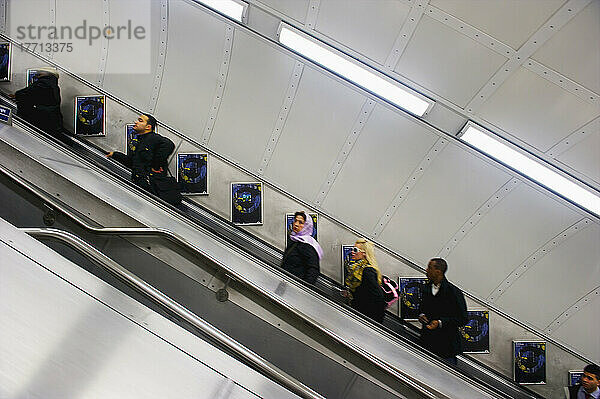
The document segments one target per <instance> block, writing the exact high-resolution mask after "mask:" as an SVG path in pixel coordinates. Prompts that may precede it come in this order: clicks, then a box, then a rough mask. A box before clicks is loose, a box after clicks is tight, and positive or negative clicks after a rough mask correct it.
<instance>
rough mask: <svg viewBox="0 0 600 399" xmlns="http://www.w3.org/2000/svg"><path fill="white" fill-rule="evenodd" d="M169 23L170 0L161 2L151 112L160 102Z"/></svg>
mask: <svg viewBox="0 0 600 399" xmlns="http://www.w3.org/2000/svg"><path fill="white" fill-rule="evenodd" d="M168 24H169V7H168V0H161V2H160V32H159V35H158V40H159V44H158V60H157V62H156V70H155V71H154V82H153V84H152V94H151V95H150V100H149V101H148V107H147V108H148V110H149V112H150V113H154V112H155V111H156V105H157V104H158V95H159V93H160V86H161V83H162V78H163V72H164V70H165V61H166V59H167V39H168V35H167V32H168Z"/></svg>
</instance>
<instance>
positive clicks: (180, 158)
mask: <svg viewBox="0 0 600 399" xmlns="http://www.w3.org/2000/svg"><path fill="white" fill-rule="evenodd" d="M177 181H178V182H180V183H182V191H181V193H182V194H208V154H206V153H199V154H177Z"/></svg>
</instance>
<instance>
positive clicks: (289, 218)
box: [285, 213, 319, 248]
mask: <svg viewBox="0 0 600 399" xmlns="http://www.w3.org/2000/svg"><path fill="white" fill-rule="evenodd" d="M308 216H310V217H311V218H312V220H313V233H312V236H313V238H314V239H315V240H317V241H319V239H318V238H317V226H318V221H319V217H318V216H317V214H316V213H309V214H308ZM293 223H294V214H293V213H286V214H285V246H286V248H287V247H289V246H290V244H291V243H292V240H291V239H290V234H292V224H293Z"/></svg>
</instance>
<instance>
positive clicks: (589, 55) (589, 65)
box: [532, 1, 600, 94]
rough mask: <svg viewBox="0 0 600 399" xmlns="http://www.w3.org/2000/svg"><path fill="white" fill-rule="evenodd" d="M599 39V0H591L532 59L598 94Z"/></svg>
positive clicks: (599, 68) (599, 81) (599, 83)
mask: <svg viewBox="0 0 600 399" xmlns="http://www.w3.org/2000/svg"><path fill="white" fill-rule="evenodd" d="M599 38H600V1H592V2H591V3H590V5H588V6H587V7H586V8H585V9H584V10H583V11H581V12H580V13H579V14H578V15H577V16H575V18H573V19H572V20H571V21H570V22H569V23H568V24H567V25H566V26H565V27H564V28H563V29H561V30H560V31H559V32H557V33H556V34H555V35H554V36H553V37H552V38H551V39H550V40H548V41H547V42H546V43H545V44H544V45H543V46H542V47H541V48H540V49H539V50H538V51H537V52H536V53H535V54H534V55H533V56H532V58H533V59H535V60H537V61H540V62H541V63H542V64H544V65H546V66H548V67H550V68H552V69H554V70H556V71H558V72H560V73H562V74H564V75H565V76H567V77H568V78H570V79H572V80H574V81H575V82H577V83H579V84H581V85H583V86H585V87H587V88H588V89H590V90H593V91H595V92H596V94H599V93H600V73H599V72H598V71H600V56H598V40H599ZM591 49H596V51H590V50H591Z"/></svg>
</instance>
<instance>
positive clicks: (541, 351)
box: [513, 341, 546, 384]
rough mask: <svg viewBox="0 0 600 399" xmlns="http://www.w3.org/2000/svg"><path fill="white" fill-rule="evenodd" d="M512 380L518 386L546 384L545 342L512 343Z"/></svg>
mask: <svg viewBox="0 0 600 399" xmlns="http://www.w3.org/2000/svg"><path fill="white" fill-rule="evenodd" d="M513 353H514V359H513V360H514V366H513V369H514V373H513V374H514V380H515V382H517V383H518V384H545V383H546V342H545V341H513Z"/></svg>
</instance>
